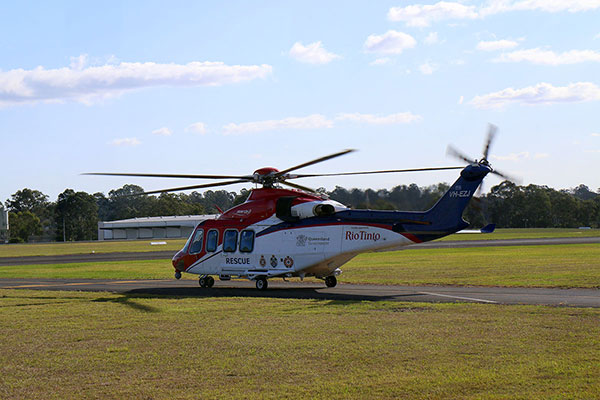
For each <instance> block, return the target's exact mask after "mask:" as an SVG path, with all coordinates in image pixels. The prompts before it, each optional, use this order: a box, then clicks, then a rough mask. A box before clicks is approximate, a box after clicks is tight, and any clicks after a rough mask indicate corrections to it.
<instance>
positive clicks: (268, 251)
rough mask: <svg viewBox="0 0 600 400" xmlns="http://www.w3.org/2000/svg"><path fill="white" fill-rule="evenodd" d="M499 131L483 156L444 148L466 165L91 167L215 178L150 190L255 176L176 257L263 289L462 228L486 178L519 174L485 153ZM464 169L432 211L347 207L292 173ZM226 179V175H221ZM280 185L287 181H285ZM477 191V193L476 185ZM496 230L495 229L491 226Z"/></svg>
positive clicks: (330, 275)
mask: <svg viewBox="0 0 600 400" xmlns="http://www.w3.org/2000/svg"><path fill="white" fill-rule="evenodd" d="M495 133H496V127H495V126H494V125H491V124H490V126H489V130H488V135H487V140H486V141H485V144H484V149H483V157H482V158H481V159H479V160H477V159H471V158H469V157H467V156H465V155H463V153H461V152H460V151H458V150H456V149H455V148H453V147H451V146H448V151H447V153H448V154H449V155H451V156H453V157H456V158H458V159H460V160H462V161H464V162H466V163H467V165H466V166H451V167H432V168H413V169H397V170H379V171H362V172H341V173H328V174H298V173H295V171H297V170H299V169H301V168H304V167H308V166H310V165H314V164H317V163H321V162H323V161H327V160H330V159H332V158H336V157H340V156H343V155H345V154H348V153H350V152H353V151H354V150H352V149H348V150H343V151H340V152H337V153H334V154H330V155H327V156H324V157H320V158H317V159H315V160H312V161H308V162H305V163H302V164H299V165H295V166H293V167H290V168H286V169H284V170H278V169H276V168H273V167H265V168H260V169H258V170H256V171H254V173H252V174H251V175H196V174H192V175H184V174H143V173H87V174H86V175H108V176H128V177H154V178H197V179H215V180H220V181H219V182H216V183H208V184H200V185H192V186H184V187H175V188H170V189H162V190H155V191H149V192H145V193H144V194H155V193H165V192H174V191H182V190H191V189H200V188H208V187H215V186H226V185H231V184H236V183H254V184H256V185H259V186H261V187H258V188H255V189H252V190H251V191H250V195H249V196H248V198H247V199H246V201H245V202H244V203H242V204H239V205H237V206H234V207H233V208H231V209H229V210H227V211H225V212H222V213H221V214H220V215H219V216H218V217H217V218H216V219H211V220H205V221H203V222H201V223H200V224H198V225H197V226H196V227H195V229H194V230H193V231H192V233H191V235H190V236H189V238H188V240H187V242H186V243H185V245H184V246H183V248H182V249H181V250H180V251H178V252H177V253H176V254H175V255H174V256H173V259H172V264H173V267H174V268H175V278H176V279H180V278H181V276H182V273H184V272H185V273H190V274H197V275H199V280H198V283H199V285H200V286H201V287H208V288H209V287H212V286H213V285H214V283H215V279H214V277H213V276H216V277H218V278H219V279H220V280H230V279H240V278H241V279H249V280H252V281H255V283H256V288H257V289H259V290H266V289H267V287H268V280H269V279H272V278H283V279H284V280H286V279H287V278H292V277H299V278H300V279H304V278H305V277H316V278H319V279H322V280H324V282H325V285H326V286H327V287H330V288H331V287H335V286H336V285H337V277H338V276H339V275H340V274H341V273H342V271H341V269H340V267H341V266H342V265H343V264H345V263H347V262H348V261H350V260H351V259H352V258H354V257H356V256H357V255H358V254H360V253H364V252H371V251H375V250H383V249H388V248H397V247H400V246H407V245H412V244H415V243H423V242H427V241H431V240H434V239H439V238H441V237H444V236H447V235H450V234H452V233H455V232H459V231H461V230H463V229H465V228H466V227H467V226H468V225H469V223H468V222H466V221H465V220H464V219H463V217H462V214H463V211H464V209H465V208H466V206H467V205H468V203H469V201H470V200H471V198H472V197H473V196H474V195H475V194H476V191H477V190H478V188H479V190H481V184H482V181H483V179H484V178H485V177H486V176H487V175H488V174H490V173H492V174H495V175H498V176H500V177H502V178H504V179H507V180H514V178H511V177H509V176H508V175H506V174H504V173H501V172H499V171H497V170H494V169H492V167H491V165H490V163H489V161H488V153H489V150H490V146H491V143H492V140H493V138H494V136H495ZM452 169H460V170H461V171H460V176H459V177H458V179H457V180H456V181H455V182H454V183H453V184H452V185H451V186H450V188H449V189H448V190H447V192H446V193H445V194H444V195H443V196H442V197H441V198H440V199H439V200H438V201H437V203H435V205H434V206H433V207H431V208H430V209H429V210H427V211H387V210H386V211H379V210H359V209H350V208H349V207H346V206H345V205H343V204H341V203H339V202H337V201H334V200H331V199H329V198H328V197H327V196H326V195H324V194H321V193H318V192H317V191H315V190H313V189H311V188H309V187H306V186H303V185H300V184H297V183H295V182H291V180H295V179H302V178H311V177H323V176H351V175H367V174H385V173H402V172H418V171H439V170H452ZM224 179H225V180H224ZM282 185H284V186H288V187H289V189H288V188H283V187H282ZM477 193H478V192H477ZM492 229H493V228H492Z"/></svg>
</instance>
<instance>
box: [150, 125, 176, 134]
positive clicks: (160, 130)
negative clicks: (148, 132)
mask: <svg viewBox="0 0 600 400" xmlns="http://www.w3.org/2000/svg"><path fill="white" fill-rule="evenodd" d="M152 134H153V135H158V136H171V135H172V134H173V132H171V130H170V129H169V128H167V127H166V126H163V127H162V128H158V129H155V130H153V131H152Z"/></svg>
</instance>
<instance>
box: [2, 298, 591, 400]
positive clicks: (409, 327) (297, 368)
mask: <svg viewBox="0 0 600 400" xmlns="http://www.w3.org/2000/svg"><path fill="white" fill-rule="evenodd" d="M0 307H1V308H2V312H0V330H1V331H2V333H3V335H2V336H3V339H2V340H1V341H0V368H1V371H0V372H1V373H0V398H6V399H9V398H10V399H25V398H27V399H30V398H44V399H64V398H82V399H88V398H102V399H105V398H106V399H124V398H135V399H173V398H177V399H198V398H203V399H222V398H243V399H282V398H285V399H306V398H316V399H332V398H334V399H365V398H379V399H458V398H461V399H563V398H569V399H592V398H599V397H600V380H598V376H600V323H599V322H600V310H597V309H573V308H555V307H542V306H500V305H494V306H491V305H480V304H419V303H410V304H408V303H394V302H341V301H323V300H298V299H264V298H167V297H160V296H158V297H154V298H151V297H130V296H125V295H118V294H108V293H80V292H42V291H40V292H38V291H25V290H0Z"/></svg>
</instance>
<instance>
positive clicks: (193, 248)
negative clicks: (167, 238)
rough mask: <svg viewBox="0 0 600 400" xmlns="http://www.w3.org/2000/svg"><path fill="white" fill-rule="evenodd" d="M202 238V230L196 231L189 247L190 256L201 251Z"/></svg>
mask: <svg viewBox="0 0 600 400" xmlns="http://www.w3.org/2000/svg"><path fill="white" fill-rule="evenodd" d="M203 238H204V229H198V230H197V231H196V233H194V238H193V239H192V244H191V245H190V254H196V253H200V252H201V251H202V239H203Z"/></svg>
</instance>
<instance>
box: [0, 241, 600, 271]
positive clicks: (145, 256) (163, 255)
mask: <svg viewBox="0 0 600 400" xmlns="http://www.w3.org/2000/svg"><path fill="white" fill-rule="evenodd" d="M590 243H592V244H593V243H598V244H600V237H581V238H547V239H502V240H455V241H446V242H440V241H433V242H427V243H419V244H414V245H411V246H403V247H398V248H396V249H391V250H390V249H388V250H385V251H394V250H404V249H411V250H412V249H449V248H466V247H496V246H539V245H557V244H590ZM175 253H176V252H175V251H147V252H137V253H92V254H66V255H56V256H26V257H0V267H5V266H9V265H34V264H67V263H84V262H103V261H131V260H165V259H171V258H172V257H173V255H174V254H175Z"/></svg>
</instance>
